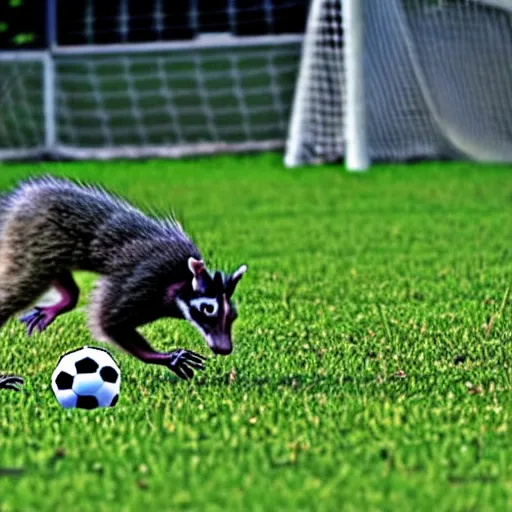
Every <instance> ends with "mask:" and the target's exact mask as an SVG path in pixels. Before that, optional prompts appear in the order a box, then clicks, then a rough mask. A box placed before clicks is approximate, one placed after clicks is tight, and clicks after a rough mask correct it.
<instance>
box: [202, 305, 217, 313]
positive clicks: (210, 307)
mask: <svg viewBox="0 0 512 512" xmlns="http://www.w3.org/2000/svg"><path fill="white" fill-rule="evenodd" d="M201 313H203V314H205V315H213V313H215V306H214V305H213V304H202V305H201Z"/></svg>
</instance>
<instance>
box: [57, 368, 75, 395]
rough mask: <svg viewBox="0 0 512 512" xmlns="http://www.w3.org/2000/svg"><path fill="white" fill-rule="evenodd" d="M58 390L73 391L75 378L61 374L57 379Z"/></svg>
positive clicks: (67, 374) (64, 373)
mask: <svg viewBox="0 0 512 512" xmlns="http://www.w3.org/2000/svg"><path fill="white" fill-rule="evenodd" d="M55 384H56V385H57V388H58V389H60V390H61V391H63V390H64V389H71V388H72V387H73V377H72V376H71V375H69V373H66V372H60V373H59V375H57V378H56V379H55Z"/></svg>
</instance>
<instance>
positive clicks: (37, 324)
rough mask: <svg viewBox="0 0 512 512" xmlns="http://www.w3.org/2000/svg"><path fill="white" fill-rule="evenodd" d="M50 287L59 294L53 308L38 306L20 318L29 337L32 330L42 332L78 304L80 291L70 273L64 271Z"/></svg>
mask: <svg viewBox="0 0 512 512" xmlns="http://www.w3.org/2000/svg"><path fill="white" fill-rule="evenodd" d="M52 285H53V286H54V287H55V288H56V289H57V291H58V292H59V294H60V296H61V299H60V301H59V302H57V304H54V305H53V306H38V307H36V308H35V309H34V310H33V311H31V312H30V313H28V314H26V315H25V316H23V317H22V318H21V321H22V322H24V323H25V324H26V325H27V333H28V335H29V336H30V335H31V334H32V333H33V331H34V329H37V330H38V331H40V332H41V331H43V330H44V329H46V328H47V327H48V326H49V325H50V324H51V323H52V322H53V321H54V320H55V319H56V318H57V317H58V316H59V315H62V314H63V313H67V312H68V311H71V310H72V309H74V308H75V306H76V305H77V303H78V297H79V294H80V290H79V289H78V286H77V285H76V283H75V281H74V279H73V276H72V275H71V272H69V271H65V272H62V273H60V274H59V276H58V277H57V278H56V279H54V280H53V281H52Z"/></svg>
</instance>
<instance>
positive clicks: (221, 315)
mask: <svg viewBox="0 0 512 512" xmlns="http://www.w3.org/2000/svg"><path fill="white" fill-rule="evenodd" d="M188 268H189V270H190V272H191V273H192V286H191V287H187V288H186V289H184V290H186V291H183V292H179V293H178V295H177V296H176V299H175V300H176V303H177V305H178V307H179V308H180V310H181V312H182V314H183V316H184V317H185V319H186V320H188V321H189V322H190V323H191V324H192V325H194V326H195V327H196V328H197V329H198V330H199V332H201V334H202V335H203V337H204V339H205V340H206V343H207V344H208V346H209V347H210V349H211V351H212V352H213V353H214V354H217V355H224V356H225V355H228V354H230V353H231V352H232V351H233V342H232V339H231V328H232V325H233V322H234V321H235V320H236V318H237V311H236V308H235V305H234V304H233V302H232V297H233V294H234V292H235V288H236V286H237V284H238V283H239V281H240V279H241V278H242V276H243V275H244V274H245V272H246V271H247V267H246V265H242V266H241V267H239V268H238V270H236V271H235V272H234V273H233V274H230V275H224V274H222V273H221V272H218V271H217V272H215V273H214V274H213V275H212V274H210V273H209V272H208V270H207V269H206V267H205V265H204V262H203V261H201V260H197V259H195V258H189V260H188Z"/></svg>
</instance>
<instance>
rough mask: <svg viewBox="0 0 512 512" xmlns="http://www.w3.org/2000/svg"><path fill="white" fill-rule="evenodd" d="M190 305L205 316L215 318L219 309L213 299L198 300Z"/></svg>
mask: <svg viewBox="0 0 512 512" xmlns="http://www.w3.org/2000/svg"><path fill="white" fill-rule="evenodd" d="M191 304H192V306H194V307H195V308H196V309H198V310H199V312H200V313H202V314H203V315H205V316H215V315H216V314H217V310H218V309H219V305H218V304H217V301H216V300H215V299H198V300H195V301H193V302H192V303H191Z"/></svg>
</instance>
